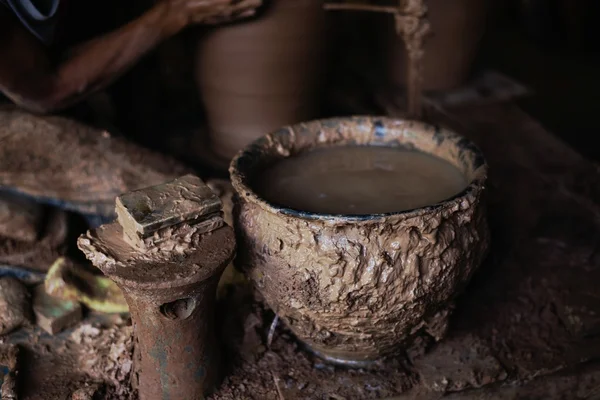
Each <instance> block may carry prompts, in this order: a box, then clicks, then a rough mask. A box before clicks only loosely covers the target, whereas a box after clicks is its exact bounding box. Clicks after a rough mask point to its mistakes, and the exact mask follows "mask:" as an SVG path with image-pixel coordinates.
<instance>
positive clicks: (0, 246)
mask: <svg viewBox="0 0 600 400" xmlns="http://www.w3.org/2000/svg"><path fill="white" fill-rule="evenodd" d="M44 217H45V218H46V221H45V222H46V223H45V226H43V227H42V228H41V229H40V233H39V236H38V239H37V240H35V241H33V242H29V241H23V240H16V239H11V238H6V237H1V236H0V262H2V263H6V264H10V265H13V266H18V267H25V268H29V269H33V270H37V271H44V272H45V271H47V270H48V269H49V268H50V265H52V263H53V262H54V260H56V259H57V258H58V257H60V256H61V255H63V254H64V252H65V251H66V248H67V245H68V243H67V236H68V223H67V222H68V217H67V213H66V212H64V211H62V210H58V209H52V210H49V211H48V213H47V214H46V215H45V216H44Z"/></svg>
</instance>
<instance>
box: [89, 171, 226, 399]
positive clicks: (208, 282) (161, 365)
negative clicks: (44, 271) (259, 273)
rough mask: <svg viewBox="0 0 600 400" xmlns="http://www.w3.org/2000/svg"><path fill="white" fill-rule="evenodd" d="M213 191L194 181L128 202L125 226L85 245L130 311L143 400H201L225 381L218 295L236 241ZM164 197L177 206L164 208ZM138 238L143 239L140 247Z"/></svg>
mask: <svg viewBox="0 0 600 400" xmlns="http://www.w3.org/2000/svg"><path fill="white" fill-rule="evenodd" d="M206 189H207V187H205V185H204V183H203V182H201V181H200V180H199V179H197V178H195V177H193V179H187V180H186V179H183V180H182V179H180V180H176V181H174V182H171V183H168V184H164V185H161V186H157V187H154V188H152V189H151V190H150V191H148V190H149V189H144V190H146V192H143V191H142V192H139V193H135V192H133V193H134V195H133V196H131V195H124V196H121V197H120V198H119V199H118V200H117V214H118V215H119V222H114V223H111V224H107V225H103V226H101V227H99V228H97V229H95V230H92V231H90V232H88V233H87V234H86V235H84V236H82V237H80V239H79V241H78V245H79V248H80V249H81V250H82V251H83V252H84V253H85V255H86V257H87V258H88V259H90V260H91V261H92V263H93V264H94V265H95V266H97V267H98V268H100V269H101V270H102V271H103V272H104V274H105V275H107V276H108V277H109V278H111V279H113V280H114V281H115V282H116V283H117V284H118V285H119V287H120V288H121V289H122V291H123V294H124V295H125V298H126V300H127V303H128V305H129V310H130V313H131V318H132V321H133V324H134V335H135V339H136V353H137V359H136V373H137V375H138V392H139V398H140V400H179V399H201V398H204V396H205V395H206V394H207V393H208V392H210V390H211V389H212V388H214V386H215V385H216V383H217V380H218V378H219V369H220V363H219V361H220V355H219V347H218V343H217V340H216V334H215V324H214V307H215V297H216V289H217V284H218V282H219V278H220V276H221V274H222V272H223V270H224V268H225V267H226V265H227V264H228V263H229V262H230V261H231V259H232V257H233V254H234V250H235V238H234V233H233V229H232V228H231V227H229V226H227V225H225V223H224V222H223V220H222V213H221V208H220V207H221V204H220V201H219V200H218V197H216V196H215V197H212V192H210V189H208V191H206ZM127 196H129V197H127ZM182 196H183V197H185V198H183V197H182ZM207 196H210V198H209V199H207ZM165 199H166V201H169V202H170V204H166V203H165V204H159V203H160V202H161V201H165ZM119 201H120V202H119ZM128 202H129V203H128ZM186 202H187V204H186ZM216 202H218V204H217V203H216ZM128 204H133V205H134V207H135V208H139V207H141V208H142V209H143V210H142V211H143V212H142V213H141V214H140V213H138V214H136V212H137V211H139V210H131V209H127V207H128ZM140 204H141V205H142V206H140ZM144 204H145V205H144ZM147 205H151V208H153V209H147ZM156 208H158V209H156ZM215 210H216V211H215ZM120 211H121V212H120ZM140 215H141V216H143V217H144V218H145V219H144V218H139V217H140ZM148 216H149V217H148ZM129 217H131V220H130V221H127V218H129ZM149 218H150V219H149ZM138 234H140V235H142V236H144V237H140V240H139V243H137V245H136V243H135V240H136V239H135V238H136V237H137V236H136V235H138ZM132 238H134V239H132Z"/></svg>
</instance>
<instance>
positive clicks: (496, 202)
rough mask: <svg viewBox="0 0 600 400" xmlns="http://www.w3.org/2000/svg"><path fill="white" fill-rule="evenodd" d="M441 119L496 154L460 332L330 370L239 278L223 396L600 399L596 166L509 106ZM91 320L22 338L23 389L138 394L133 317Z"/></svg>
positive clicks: (226, 306)
mask: <svg viewBox="0 0 600 400" xmlns="http://www.w3.org/2000/svg"><path fill="white" fill-rule="evenodd" d="M435 118H437V119H438V120H440V121H441V122H443V123H445V124H448V125H450V126H451V127H453V128H454V129H456V130H459V131H460V132H461V133H464V134H465V135H467V136H469V137H470V138H471V139H473V140H474V141H475V142H476V143H477V144H478V145H479V146H480V147H481V148H482V150H483V152H484V153H485V154H486V156H487V158H488V161H489V164H490V180H489V184H488V189H489V190H488V199H487V201H488V206H489V221H490V226H491V230H492V249H491V253H490V255H489V257H488V259H487V260H486V262H485V263H484V265H483V266H482V267H481V268H480V270H479V271H478V272H477V273H476V275H475V277H474V279H473V280H472V281H471V283H470V284H469V286H468V287H467V289H466V291H465V293H464V294H463V295H462V296H461V298H460V299H459V301H458V304H457V307H456V310H455V312H454V314H453V317H452V319H451V327H450V331H449V335H448V337H447V338H446V339H444V340H443V341H441V342H440V343H439V344H437V345H436V344H434V342H433V340H430V339H428V338H427V337H423V338H421V339H420V340H419V341H418V342H417V343H416V344H415V345H414V346H413V347H412V348H410V349H408V350H407V352H406V354H405V355H404V356H403V357H400V358H398V359H395V360H389V361H388V362H386V363H383V364H382V365H380V366H378V367H376V368H374V369H373V370H349V369H343V368H338V367H332V366H329V365H326V364H324V363H323V362H322V361H320V360H319V359H318V358H316V357H313V356H312V355H311V354H310V353H308V352H307V351H306V350H305V349H303V348H302V347H301V345H299V343H298V342H297V341H296V340H294V338H293V337H292V336H291V335H290V333H289V332H288V331H287V330H286V329H285V328H284V327H283V326H282V325H281V324H278V325H277V327H276V328H275V330H274V331H273V334H272V335H269V331H270V327H271V323H272V321H273V317H274V315H273V314H272V312H271V311H270V310H268V309H266V308H264V307H263V306H262V305H261V303H260V301H259V300H258V299H257V298H256V295H255V294H253V293H252V291H251V289H250V288H249V287H248V286H247V285H244V284H242V283H239V280H237V281H236V282H238V283H236V284H235V285H229V286H224V287H222V288H221V290H220V293H221V296H222V298H221V301H220V303H219V310H218V312H217V315H218V316H220V318H221V320H220V321H219V329H220V334H219V337H221V338H223V339H222V340H223V343H222V345H223V347H224V348H225V349H226V352H225V354H226V357H227V361H228V362H227V363H226V365H227V369H226V370H225V371H224V375H225V378H224V380H223V382H222V384H221V385H220V387H219V388H218V389H217V390H216V391H215V393H213V395H212V396H211V397H210V398H211V399H214V400H217V399H220V400H230V399H257V400H258V399H261V400H263V399H264V400H269V399H273V400H293V399H334V400H341V399H347V400H349V399H370V398H373V399H375V398H389V399H392V398H394V399H407V400H408V399H426V400H429V399H439V398H442V397H444V398H446V397H447V398H450V399H518V398H523V399H568V398H581V399H598V398H600V363H597V362H596V360H597V359H598V358H599V356H600V295H599V294H598V282H600V250H599V249H600V172H599V170H598V168H597V166H595V165H594V164H592V163H590V162H589V161H587V160H585V159H583V158H582V157H581V156H580V155H579V154H577V153H576V152H574V151H573V150H571V149H569V148H568V147H567V146H565V145H564V144H563V143H562V142H560V141H558V140H557V139H555V138H554V137H553V136H552V135H551V134H549V133H548V132H547V131H545V130H544V129H543V128H542V127H541V126H540V125H539V124H538V123H537V122H535V121H534V120H532V119H531V118H530V117H528V116H527V115H525V114H524V113H522V112H521V111H520V110H519V109H518V108H516V107H514V106H512V105H509V104H505V105H493V106H479V107H476V108H469V109H465V110H459V109H456V110H453V111H452V112H451V113H447V114H445V115H440V114H436V115H435ZM87 321H88V322H85V321H84V322H83V324H82V325H79V326H78V327H76V328H75V331H72V330H71V331H69V332H65V333H63V334H61V335H59V336H60V338H62V339H60V338H59V339H53V340H51V339H49V338H48V337H46V336H43V335H42V336H40V335H39V334H38V335H35V334H34V335H29V336H27V335H26V334H25V332H24V331H20V332H19V333H17V334H16V335H15V334H13V336H11V338H10V341H11V342H12V341H14V340H20V341H21V343H23V344H24V345H23V347H24V349H25V351H24V354H25V359H24V362H25V364H24V365H25V367H23V372H22V375H20V379H21V378H23V380H22V382H27V385H24V386H26V388H24V391H23V393H21V395H22V396H21V398H22V399H58V398H65V399H71V398H74V399H76V398H84V399H85V398H106V399H125V398H135V395H134V392H133V390H132V389H131V388H130V385H129V382H130V375H131V371H132V370H131V368H132V365H131V339H130V337H131V327H130V326H128V324H127V322H126V321H114V320H113V321H112V322H110V324H108V325H103V326H100V325H96V324H94V323H90V322H89V319H88V320H87ZM269 337H270V338H271V340H270V339H269ZM5 340H6V339H5ZM53 360H54V361H53ZM77 391H79V392H78V394H77V396H80V397H69V396H73V393H75V392H77ZM90 392H91V393H94V392H95V393H96V395H97V396H100V397H85V396H86V393H90ZM40 393H43V394H40ZM571 394H572V395H573V396H571ZM569 396H571V397H569Z"/></svg>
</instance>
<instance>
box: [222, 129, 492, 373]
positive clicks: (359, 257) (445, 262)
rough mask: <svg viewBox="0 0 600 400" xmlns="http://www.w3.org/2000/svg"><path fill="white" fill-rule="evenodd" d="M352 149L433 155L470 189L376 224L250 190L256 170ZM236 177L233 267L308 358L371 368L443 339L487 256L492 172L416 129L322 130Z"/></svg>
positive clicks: (260, 150)
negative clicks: (428, 339)
mask: <svg viewBox="0 0 600 400" xmlns="http://www.w3.org/2000/svg"><path fill="white" fill-rule="evenodd" d="M345 145H353V146H354V145H370V146H388V147H400V148H403V149H410V150H416V151H421V152H423V153H426V154H430V155H434V156H436V157H439V158H442V159H444V160H446V161H448V162H450V163H451V164H453V165H454V166H456V167H458V169H459V170H460V171H461V172H462V173H463V174H464V176H465V178H466V180H467V182H468V186H467V187H466V188H465V189H464V190H463V191H462V192H460V193H459V194H457V195H455V196H454V197H452V198H450V199H447V200H445V201H442V202H440V203H438V204H432V205H430V206H427V207H422V208H418V209H413V210H409V211H403V212H395V213H387V214H375V215H334V214H317V213H310V212H304V211H302V210H295V209H291V208H286V207H284V206H280V205H276V204H271V203H269V202H268V201H266V200H265V199H263V198H261V197H260V196H259V195H258V194H257V193H256V192H255V190H254V189H253V186H255V185H253V183H255V182H256V178H257V176H260V175H259V174H260V173H261V171H264V169H265V168H267V167H268V166H271V165H273V164H274V163H277V162H278V161H280V160H282V159H284V158H287V157H293V156H294V155H295V154H298V153H301V152H304V151H307V150H311V149H314V148H320V147H324V146H345ZM230 173H231V179H232V183H233V187H234V189H235V191H236V205H235V211H234V217H235V223H236V228H237V233H238V259H237V265H238V266H239V267H240V268H241V269H242V270H244V271H245V272H246V274H247V275H248V277H249V278H250V279H251V280H252V282H253V283H254V285H255V286H256V288H257V289H258V290H259V291H260V292H261V294H262V295H263V297H264V300H265V301H266V303H267V304H268V305H269V306H270V307H271V308H272V309H273V310H274V311H275V312H276V313H277V315H279V317H280V318H281V319H282V320H283V321H284V322H285V324H286V325H287V327H288V328H289V329H291V330H292V332H293V333H294V334H295V335H296V336H297V338H299V339H300V340H301V341H302V342H304V343H305V344H306V345H308V347H309V348H310V349H311V350H312V351H313V352H315V353H316V354H317V355H319V356H321V357H322V358H324V359H326V360H328V361H330V362H334V363H340V364H345V365H350V366H367V365H369V364H370V363H372V362H373V361H376V360H379V359H381V358H383V357H385V356H389V355H393V354H394V353H396V352H398V351H400V350H402V349H403V348H406V346H408V345H410V343H411V341H412V340H414V338H415V337H416V336H417V335H419V334H429V335H431V336H433V337H434V338H435V339H436V340H440V339H441V338H442V337H443V336H444V334H445V332H446V328H447V326H448V318H449V315H450V311H451V310H452V308H453V301H454V299H455V297H456V296H457V295H458V294H459V293H460V292H461V291H462V289H463V288H464V287H465V285H466V284H467V282H468V281H469V279H470V278H471V276H472V274H473V272H474V271H475V270H476V269H477V267H478V266H479V264H480V263H481V262H482V260H483V258H484V256H485V254H486V251H487V248H488V245H489V231H488V226H487V222H486V218H485V205H484V202H483V201H482V197H483V194H484V183H485V180H486V176H487V167H486V163H485V160H484V158H483V156H482V154H481V153H480V151H479V150H478V149H477V147H476V146H475V145H474V144H473V143H471V142H470V141H469V140H467V139H465V138H463V137H461V136H459V135H457V134H455V133H453V132H451V131H448V130H446V129H442V128H440V127H435V126H431V125H427V124H424V123H421V122H415V121H406V120H394V119H387V118H376V117H354V118H339V119H327V120H320V121H313V122H308V123H302V124H298V125H294V126H290V127H286V128H283V129H280V130H278V131H277V132H274V133H272V134H269V135H266V136H264V137H262V138H261V139H259V140H257V141H255V142H253V143H252V144H251V145H250V146H248V147H246V149H245V150H243V151H241V152H240V153H238V155H237V156H236V157H235V158H234V159H233V160H232V163H231V166H230ZM398 184H402V182H401V179H399V182H398ZM382 195H385V193H382Z"/></svg>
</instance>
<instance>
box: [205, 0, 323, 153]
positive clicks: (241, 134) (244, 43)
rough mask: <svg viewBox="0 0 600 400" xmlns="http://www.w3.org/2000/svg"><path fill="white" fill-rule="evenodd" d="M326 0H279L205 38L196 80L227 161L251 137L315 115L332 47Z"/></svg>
mask: <svg viewBox="0 0 600 400" xmlns="http://www.w3.org/2000/svg"><path fill="white" fill-rule="evenodd" d="M324 33H325V11H323V2H322V1H319V0H293V1H290V0H274V1H272V2H270V3H269V6H268V7H267V8H266V10H265V12H264V14H263V15H261V16H260V17H259V18H258V19H256V20H254V21H249V22H243V23H239V24H235V25H230V26H225V27H219V28H215V29H213V30H211V31H210V32H208V33H207V34H206V35H205V36H203V37H202V38H201V39H200V40H199V42H198V49H197V53H196V54H197V58H196V66H197V67H196V81H197V83H198V88H199V90H200V92H201V96H202V99H203V101H204V105H205V108H206V113H207V120H208V125H209V131H210V132H209V141H210V147H211V150H212V151H213V152H214V153H216V154H217V155H218V156H220V157H223V158H225V159H227V160H231V158H232V157H233V156H234V155H235V153H236V152H237V151H239V150H240V149H242V148H243V147H244V146H245V145H247V144H248V143H250V142H251V141H252V140H254V139H256V138H258V137H260V136H262V135H264V134H266V133H268V132H270V131H272V130H274V129H277V128H278V127H280V126H284V125H286V124H291V123H296V122H299V121H302V120H306V119H311V118H315V117H316V116H317V114H318V112H319V97H320V96H319V91H318V89H319V84H320V78H321V71H322V70H323V68H322V66H323V64H324V59H323V53H324V44H325V42H326V41H325V38H324Z"/></svg>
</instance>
